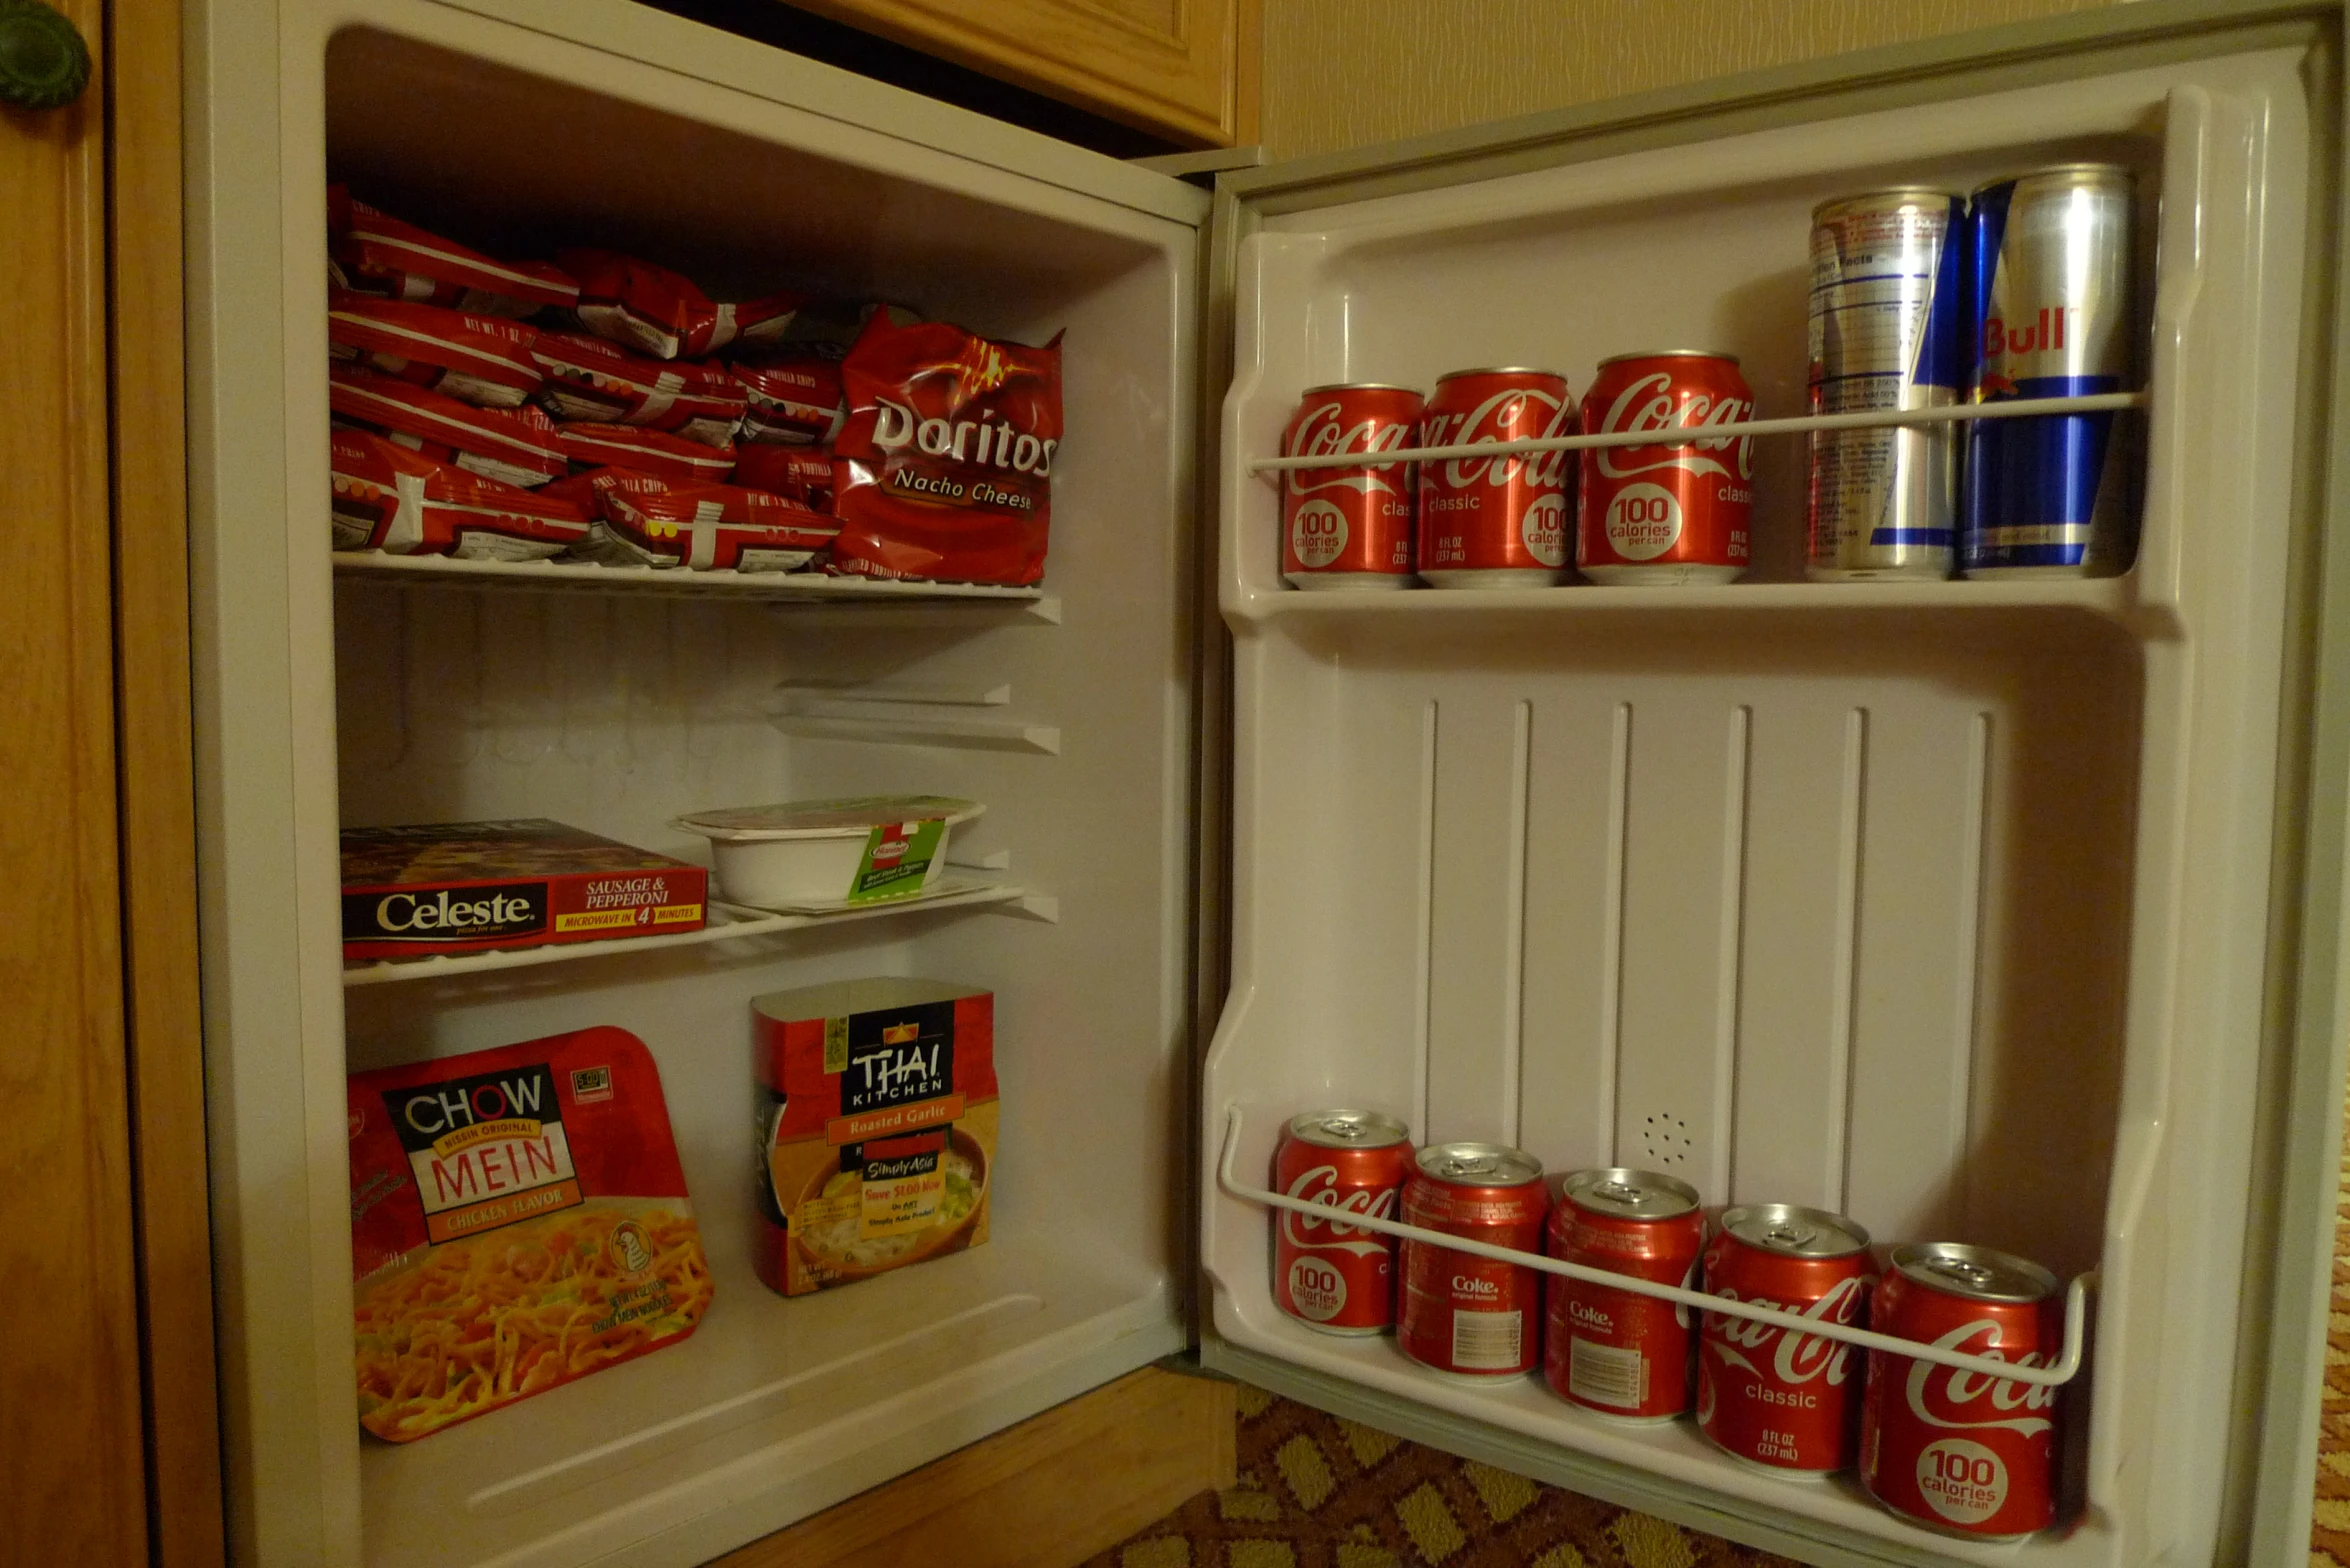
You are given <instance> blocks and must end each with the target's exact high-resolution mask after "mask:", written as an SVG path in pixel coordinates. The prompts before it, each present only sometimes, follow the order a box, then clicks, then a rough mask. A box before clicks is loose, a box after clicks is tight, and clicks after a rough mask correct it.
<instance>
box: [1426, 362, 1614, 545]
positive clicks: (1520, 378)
mask: <svg viewBox="0 0 2350 1568" xmlns="http://www.w3.org/2000/svg"><path fill="white" fill-rule="evenodd" d="M1576 417H1577V415H1576V409H1575V400H1574V398H1573V397H1571V396H1569V395H1568V392H1567V378H1566V377H1564V376H1554V375H1552V374H1551V373H1550V372H1549V371H1547V370H1518V369H1504V370H1456V371H1454V372H1453V373H1452V374H1451V375H1448V376H1445V377H1443V378H1441V379H1440V380H1438V382H1437V383H1436V395H1435V396H1434V397H1432V398H1430V399H1429V400H1428V411H1427V413H1426V414H1424V415H1422V416H1421V419H1420V445H1422V446H1468V445H1476V446H1490V445H1493V444H1495V443H1498V442H1502V441H1530V440H1534V439H1537V438H1541V437H1549V436H1569V435H1573V434H1574V433H1575V421H1576ZM1569 455H1570V454H1568V453H1565V452H1530V453H1525V454H1522V455H1520V456H1517V457H1456V458H1451V459H1448V460H1446V461H1442V462H1434V463H1422V464H1421V465H1420V576H1421V577H1422V578H1424V579H1425V580H1426V581H1427V582H1428V584H1429V586H1431V587H1435V588H1529V587H1537V588H1538V587H1544V586H1547V585H1549V584H1551V583H1555V582H1558V581H1560V580H1561V579H1562V578H1563V577H1564V576H1565V575H1566V572H1565V567H1566V564H1567V518H1568V515H1569V514H1568V504H1569V499H1570V498H1569V495H1568V488H1569V476H1570V474H1571V473H1572V471H1573V465H1572V464H1571V463H1569V461H1568V457H1569Z"/></svg>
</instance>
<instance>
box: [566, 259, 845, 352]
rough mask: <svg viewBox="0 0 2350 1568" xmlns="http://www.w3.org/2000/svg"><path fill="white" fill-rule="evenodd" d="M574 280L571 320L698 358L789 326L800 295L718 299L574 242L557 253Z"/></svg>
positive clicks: (622, 340) (676, 277)
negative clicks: (731, 301) (733, 301)
mask: <svg viewBox="0 0 2350 1568" xmlns="http://www.w3.org/2000/svg"><path fill="white" fill-rule="evenodd" d="M557 259H558V260H559V261H561V262H562V263H563V267H564V270H566V271H567V272H569V273H570V274H571V275H572V276H573V277H575V278H577V279H578V280H579V303H578V304H576V305H574V306H573V307H572V314H573V315H574V316H576V317H577V318H578V320H579V324H580V325H581V326H583V327H585V328H587V329H588V330H589V331H590V332H593V333H594V334H596V336H598V337H601V338H609V339H611V340H612V341H613V342H615V343H617V344H619V345H620V346H621V347H622V348H628V349H634V350H635V351H636V352H638V353H640V354H650V355H651V356H652V357H653V358H655V359H699V358H700V357H701V356H702V355H704V354H714V353H716V352H717V351H718V350H720V349H722V348H724V347H726V345H727V344H729V343H734V342H738V341H739V342H745V343H769V342H773V341H774V340H775V339H776V338H778V337H781V336H782V335H783V332H784V329H785V328H787V327H789V326H790V325H791V319H792V313H793V312H794V311H796V310H798V309H799V308H800V305H801V303H802V302H803V301H804V300H805V299H806V298H807V296H806V295H805V294H793V293H782V294H769V295H765V296H763V297H761V298H759V299H753V300H745V301H743V302H742V303H741V304H739V305H729V304H720V303H718V302H717V301H714V300H712V299H711V298H710V296H709V295H707V294H705V293H703V292H702V291H701V290H700V289H698V288H696V287H694V285H693V283H692V281H691V280H689V279H687V278H686V277H684V276H683V275H681V274H679V273H675V272H672V271H670V270H669V269H668V268H667V267H658V266H655V265H654V264H653V263H651V262H649V261H639V260H638V259H637V258H636V257H634V256H623V255H621V254H620V253H619V252H618V251H610V250H594V249H590V248H587V247H581V248H579V249H576V250H567V251H564V252H562V254H561V255H560V256H558V257H557Z"/></svg>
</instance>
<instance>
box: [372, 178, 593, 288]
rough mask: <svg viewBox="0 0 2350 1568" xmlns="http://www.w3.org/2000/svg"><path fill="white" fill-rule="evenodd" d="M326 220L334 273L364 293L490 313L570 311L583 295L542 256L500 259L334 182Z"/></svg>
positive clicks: (576, 286)
mask: <svg viewBox="0 0 2350 1568" xmlns="http://www.w3.org/2000/svg"><path fill="white" fill-rule="evenodd" d="M326 219H327V221H326V227H327V236H328V247H327V248H328V255H329V258H330V262H329V266H330V270H331V271H332V272H333V273H334V274H335V275H336V276H337V278H338V279H339V281H340V282H341V283H342V285H343V286H344V287H346V288H350V289H355V290H357V291H358V292H359V293H362V294H374V295H378V296H380V297H383V298H386V299H398V300H407V301H409V302H411V303H413V304H418V305H447V306H452V307H455V308H457V309H460V310H470V311H474V312H477V313H479V314H482V315H489V316H527V315H529V314H530V313H531V312H532V311H534V310H539V309H542V308H544V307H546V306H549V305H554V306H558V307H564V308H568V307H569V306H570V305H571V304H573V303H574V302H575V301H577V300H578V298H579V285H578V284H576V283H574V282H572V281H571V279H570V278H569V277H568V276H566V275H565V274H564V273H563V272H562V271H561V270H560V269H559V268H555V267H550V266H548V265H547V264H546V263H545V262H543V261H494V260H492V259H491V258H489V257H487V256H484V255H483V254H482V253H481V252H479V251H475V250H467V249H466V248H465V247H464V246H462V245H460V244H458V243H457V242H456V241H454V240H445V239H443V238H441V237H440V236H439V235H438V234H434V233H431V232H429V231H428V230H424V229H420V228H418V227H417V226H416V225H415V224H413V223H403V222H401V221H400V220H399V219H398V218H395V217H392V216H390V215H389V214H387V213H381V212H378V211H376V210H375V209H374V208H373V207H370V206H369V205H367V203H365V202H363V201H357V200H354V199H353V198H352V196H351V193H350V192H349V191H348V190H347V189H345V188H344V187H343V186H340V185H330V186H328V187H327V190H326Z"/></svg>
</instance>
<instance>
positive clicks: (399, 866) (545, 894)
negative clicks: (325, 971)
mask: <svg viewBox="0 0 2350 1568" xmlns="http://www.w3.org/2000/svg"><path fill="white" fill-rule="evenodd" d="M708 887H709V873H708V872H707V871H705V870H703V868H702V867H700V866H697V865H692V864H690V863H688V862H686V861H683V860H672V859H670V858H669V857H668V856H667V855H656V854H654V853H653V852H652V851H651V850H646V849H637V848H634V847H632V846H630V845H627V844H620V843H615V842H614V841H613V840H611V839H608V838H598V837H597V836H596V835H595V834H593V833H583V832H581V831H580V830H579V829H578V828H574V827H567V826H565V825H564V824H562V823H560V822H550V821H548V820H547V819H546V818H544V817H528V818H521V819H518V820H514V821H506V822H431V823H421V824H418V825H415V826H412V827H393V828H345V829H343V956H344V957H345V958H413V957H416V956H418V955H421V954H425V953H472V952H481V951H484V950H487V949H491V948H518V947H540V946H544V945H546V944H547V943H550V942H596V941H603V940H606V939H608V938H612V937H624V936H658V935H663V934H666V933H669V932H675V931H698V930H700V929H701V928H702V924H703V920H704V910H705V907H706V901H707V898H708Z"/></svg>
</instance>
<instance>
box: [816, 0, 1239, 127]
mask: <svg viewBox="0 0 2350 1568" xmlns="http://www.w3.org/2000/svg"><path fill="white" fill-rule="evenodd" d="M794 3H795V4H797V5H798V6H799V7H800V8H801V9H802V10H806V11H813V12H815V13H816V14H817V15H819V16H825V17H830V18H831V19H833V20H834V21H838V22H845V23H847V24H848V25H850V26H852V27H858V28H862V29H864V30H865V31H866V32H870V33H878V34H880V35H881V36H882V37H884V38H891V39H895V40H896V41H898V42H899V43H902V44H907V45H910V46H912V47H914V48H916V49H920V50H922V51H924V52H925V53H928V54H935V55H939V56H942V57H943V58H945V59H949V60H952V61H954V62H955V63H957V64H958V65H965V66H969V67H970V68H971V69H972V70H975V71H980V72H984V73H985V74H987V75H989V76H994V77H1000V78H1002V79H1003V80H1005V81H1008V82H1015V83H1017V84H1019V85H1020V86H1022V87H1026V88H1029V89H1031V90H1033V91H1035V92H1040V93H1043V94H1045V95H1046V96H1047V97H1051V98H1058V99H1060V100H1061V101H1062V102H1064V103H1072V104H1075V105H1077V106H1078V107H1079V108H1081V109H1087V110H1090V111H1092V112H1093V113H1095V114H1098V115H1101V116H1103V117H1105V118H1107V119H1112V120H1117V121H1119V122H1121V123H1123V124H1126V125H1132V126H1136V127H1138V128H1140V129H1142V130H1145V131H1149V132H1151V133H1152V134H1154V135H1158V136H1163V137H1165V138H1167V139H1168V140H1169V141H1173V142H1179V143H1182V144H1183V145H1186V146H1193V147H1233V146H1239V145H1241V144H1244V143H1247V142H1253V141H1255V140H1256V135H1257V8H1258V3H1259V0H981V3H977V4H974V3H972V0H794Z"/></svg>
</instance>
